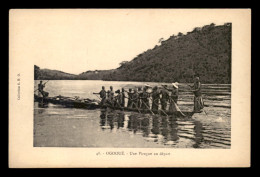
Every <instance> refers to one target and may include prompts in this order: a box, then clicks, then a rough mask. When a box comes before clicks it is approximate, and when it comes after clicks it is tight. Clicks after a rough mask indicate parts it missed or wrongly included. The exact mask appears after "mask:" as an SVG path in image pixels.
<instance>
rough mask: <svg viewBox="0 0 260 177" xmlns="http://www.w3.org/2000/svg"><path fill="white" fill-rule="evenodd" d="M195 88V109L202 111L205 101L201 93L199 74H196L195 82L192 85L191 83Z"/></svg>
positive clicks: (195, 110)
mask: <svg viewBox="0 0 260 177" xmlns="http://www.w3.org/2000/svg"><path fill="white" fill-rule="evenodd" d="M189 86H190V87H191V88H192V89H193V90H192V91H193V93H194V110H193V112H195V113H200V112H202V109H203V108H204V102H203V99H202V93H201V83H200V78H199V76H196V77H195V78H194V84H193V85H192V86H191V85H189Z"/></svg>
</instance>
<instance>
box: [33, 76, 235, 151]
mask: <svg viewBox="0 0 260 177" xmlns="http://www.w3.org/2000/svg"><path fill="white" fill-rule="evenodd" d="M44 82H45V81H44ZM38 83H39V81H35V89H37V85H38ZM144 84H145V83H140V82H114V81H113V82H112V81H89V80H58V81H57V80H55V81H49V82H48V83H47V84H46V87H45V91H47V92H49V96H57V95H62V96H68V97H74V96H79V97H80V98H90V99H98V98H97V97H96V96H95V95H93V94H92V93H93V92H99V91H100V89H101V86H105V87H106V90H108V89H109V86H111V85H112V86H113V87H114V90H117V89H120V88H122V87H124V88H126V89H128V88H133V87H136V86H143V85H144ZM149 84H150V85H151V86H154V85H161V84H162V83H149ZM230 87H231V86H230V85H212V84H211V85H209V84H208V85H203V88H204V89H203V97H204V101H205V105H207V107H205V108H204V109H205V112H202V113H197V114H194V115H193V116H192V118H191V119H188V120H182V119H179V118H178V119H177V120H176V119H175V118H172V117H166V116H159V115H154V116H153V115H150V114H139V113H136V112H123V111H119V110H111V109H96V110H86V109H76V108H66V107H63V106H61V105H54V104H48V105H47V106H45V107H42V106H39V104H38V103H37V102H34V146H35V147H122V148H124V147H129V148H157V147H159V148H230V146H231V108H230V107H231V106H230V104H231V101H230V99H231V93H230V89H231V88H230ZM179 90H180V96H179V97H180V99H179V102H178V104H179V107H180V109H181V110H185V111H191V110H192V109H193V105H192V99H193V95H192V93H191V92H190V91H189V90H188V88H187V84H180V88H179Z"/></svg>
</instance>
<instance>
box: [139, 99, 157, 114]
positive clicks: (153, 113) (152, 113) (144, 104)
mask: <svg viewBox="0 0 260 177" xmlns="http://www.w3.org/2000/svg"><path fill="white" fill-rule="evenodd" d="M141 103H144V105H145V106H146V107H147V109H149V111H150V112H151V113H152V115H154V113H153V111H152V110H151V109H150V108H149V106H147V104H145V102H144V101H142V100H141Z"/></svg>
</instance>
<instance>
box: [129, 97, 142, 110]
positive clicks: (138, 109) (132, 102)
mask: <svg viewBox="0 0 260 177" xmlns="http://www.w3.org/2000/svg"><path fill="white" fill-rule="evenodd" d="M126 98H127V99H129V100H131V101H132V103H133V104H134V105H135V107H136V109H137V111H138V112H139V113H140V114H141V111H140V110H139V109H138V106H137V105H136V104H135V103H134V102H133V99H131V98H129V97H126Z"/></svg>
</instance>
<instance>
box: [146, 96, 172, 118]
mask: <svg viewBox="0 0 260 177" xmlns="http://www.w3.org/2000/svg"><path fill="white" fill-rule="evenodd" d="M150 99H151V101H153V100H152V98H150ZM155 100H157V99H155ZM154 104H155V105H156V106H158V109H159V110H160V111H162V112H163V113H164V114H165V115H166V116H168V114H167V113H166V112H165V111H164V110H162V109H160V108H159V105H158V104H156V103H154Z"/></svg>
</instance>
